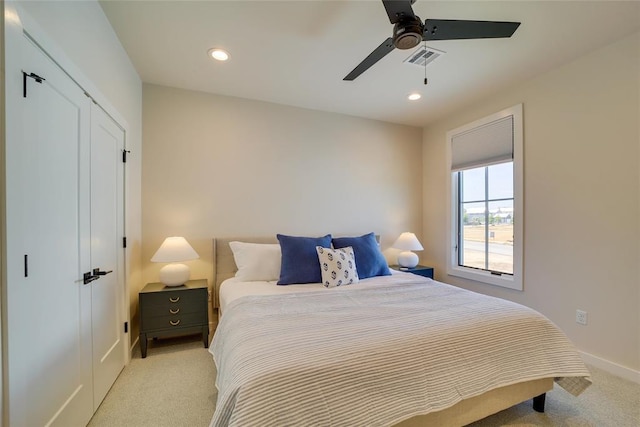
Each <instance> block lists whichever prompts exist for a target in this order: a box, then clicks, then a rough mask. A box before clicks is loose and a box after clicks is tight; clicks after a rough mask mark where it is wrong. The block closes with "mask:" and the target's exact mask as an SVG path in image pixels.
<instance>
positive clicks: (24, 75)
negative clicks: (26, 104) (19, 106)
mask: <svg viewBox="0 0 640 427" xmlns="http://www.w3.org/2000/svg"><path fill="white" fill-rule="evenodd" d="M27 77H29V78H31V79H33V80H35V81H36V82H38V83H42V82H43V81H45V80H46V79H45V78H44V77H40V76H39V75H37V74H36V73H29V74H27V73H25V72H24V71H23V72H22V97H23V98H26V97H27Z"/></svg>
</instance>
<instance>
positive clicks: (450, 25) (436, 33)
mask: <svg viewBox="0 0 640 427" xmlns="http://www.w3.org/2000/svg"><path fill="white" fill-rule="evenodd" d="M518 26H520V23H519V22H499V21H461V20H456V19H427V20H426V21H425V22H424V33H423V35H422V39H423V40H459V39H494V38H503V37H511V36H512V35H513V33H515V31H516V29H518Z"/></svg>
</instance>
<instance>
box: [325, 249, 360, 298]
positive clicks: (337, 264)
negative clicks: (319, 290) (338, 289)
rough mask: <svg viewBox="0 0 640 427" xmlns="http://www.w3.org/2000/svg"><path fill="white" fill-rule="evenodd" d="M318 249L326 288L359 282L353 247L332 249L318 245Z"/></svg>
mask: <svg viewBox="0 0 640 427" xmlns="http://www.w3.org/2000/svg"><path fill="white" fill-rule="evenodd" d="M316 251H317V252H318V260H320V272H321V273H322V284H323V285H324V287H325V288H329V287H333V286H340V285H351V284H353V283H358V280H359V279H358V270H357V269H356V257H355V255H354V253H353V248H352V247H346V248H341V249H331V248H323V247H322V246H316Z"/></svg>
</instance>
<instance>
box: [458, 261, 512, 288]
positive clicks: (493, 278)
mask: <svg viewBox="0 0 640 427" xmlns="http://www.w3.org/2000/svg"><path fill="white" fill-rule="evenodd" d="M447 274H448V275H450V276H456V277H461V278H464V279H469V280H474V281H476V282H481V283H486V284H488V285H494V286H500V287H502V288H508V289H514V290H516V291H521V290H522V281H521V280H517V278H516V277H515V276H512V275H509V274H503V275H500V276H498V275H494V274H491V273H490V272H488V271H483V270H476V269H473V268H465V267H449V268H448V269H447Z"/></svg>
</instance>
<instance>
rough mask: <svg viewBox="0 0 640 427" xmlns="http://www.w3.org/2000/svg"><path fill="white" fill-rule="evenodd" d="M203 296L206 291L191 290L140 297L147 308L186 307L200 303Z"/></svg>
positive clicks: (156, 293)
mask: <svg viewBox="0 0 640 427" xmlns="http://www.w3.org/2000/svg"><path fill="white" fill-rule="evenodd" d="M203 294H204V295H205V298H206V294H207V290H206V289H193V290H188V291H184V290H183V291H166V292H155V293H149V294H143V295H141V296H140V298H141V299H144V304H145V306H147V307H166V308H167V309H168V308H169V307H175V306H180V307H187V306H194V305H197V304H199V303H202V298H203Z"/></svg>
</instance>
